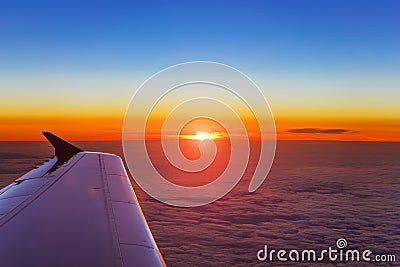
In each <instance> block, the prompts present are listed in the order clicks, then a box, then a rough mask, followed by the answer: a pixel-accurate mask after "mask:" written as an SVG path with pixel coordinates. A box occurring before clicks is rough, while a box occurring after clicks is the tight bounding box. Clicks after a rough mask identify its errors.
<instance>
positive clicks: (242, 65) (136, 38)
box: [0, 1, 400, 114]
mask: <svg viewBox="0 0 400 267" xmlns="http://www.w3.org/2000/svg"><path fill="white" fill-rule="evenodd" d="M399 14H400V2H399V1H179V2H178V1H142V2H140V3H135V2H134V1H3V3H2V7H1V9H0V38H1V39H0V40H1V42H0V87H1V90H2V95H3V99H4V103H2V104H3V105H11V104H10V103H12V101H20V99H21V98H22V99H23V98H24V97H25V98H26V99H25V100H32V99H33V100H35V101H36V100H39V99H43V100H44V101H48V100H51V99H52V98H55V97H56V96H59V95H62V96H64V97H65V101H66V103H71V102H72V100H73V99H72V97H71V96H70V95H71V92H74V94H76V95H80V96H82V99H87V98H88V97H89V96H93V99H94V100H93V101H94V102H96V101H100V102H102V103H104V102H105V101H109V99H110V96H112V95H113V94H114V92H115V91H118V92H120V93H121V98H120V99H119V100H118V99H117V100H113V101H115V103H116V104H115V106H120V107H121V110H122V109H123V108H124V107H125V104H127V103H126V99H127V98H129V96H130V95H131V94H132V92H133V91H134V90H135V89H136V88H135V87H137V85H139V84H140V83H141V82H142V81H143V80H144V79H146V78H147V77H148V76H150V75H151V74H153V73H155V72H157V71H159V70H161V69H162V68H165V67H168V66H170V65H173V64H177V63H180V62H185V61H191V60H211V61H219V62H222V63H226V64H230V65H232V66H234V67H236V68H238V69H239V70H242V71H244V72H245V73H246V74H248V75H249V76H250V77H252V78H253V79H254V80H255V81H256V82H257V83H260V84H261V87H264V88H267V89H264V90H266V91H268V92H267V93H268V94H267V95H270V96H271V98H272V100H271V101H272V102H273V103H272V106H273V105H274V103H276V104H275V105H276V106H277V109H278V110H279V109H282V108H281V106H283V105H284V104H285V101H286V103H287V104H289V105H295V104H296V103H297V102H300V103H304V105H305V104H306V103H308V102H313V101H310V97H311V98H312V97H314V98H315V101H314V102H318V103H321V101H322V102H324V101H325V102H327V104H328V105H329V99H332V98H333V99H336V100H337V101H344V102H346V101H347V102H351V104H356V103H355V102H356V101H357V99H360V97H361V98H363V97H366V98H367V99H368V101H369V104H371V105H372V106H373V108H376V109H377V110H378V109H380V108H381V107H382V106H389V107H390V108H391V109H392V110H393V109H395V107H396V106H395V105H396V103H395V100H394V99H396V98H397V99H398V97H400V93H399V91H400V89H399V84H400V81H399V80H400V79H399V78H398V76H399V75H398V74H399V73H400V30H399V29H400V16H399ZM55 88H57V90H55ZM110 88H112V90H111V92H108V89H110ZM377 91H379V92H377ZM56 92H57V93H56ZM382 93H383V94H382ZM382 95H384V96H383V98H382ZM288 96H293V98H290V99H288V98H289V97H288ZM377 96H379V97H381V98H380V99H381V100H380V102H379V103H378V104H377V105H375V106H374V103H372V102H373V101H372V100H374V99H376V98H377ZM302 97H303V98H304V99H302ZM306 98H307V99H308V100H307V99H306ZM343 99H344V100H343ZM346 99H350V100H346ZM21 101H22V100H21ZM302 101H303V102H302ZM368 101H367V102H368ZM295 102H296V103H295ZM344 102H343V103H344ZM396 102H397V100H396ZM84 104H85V103H84V102H82V103H80V104H79V103H78V104H76V105H77V106H78V107H79V105H84ZM321 105H322V104H321ZM396 112H398V113H396ZM395 113H396V114H400V111H399V110H398V109H397V110H395Z"/></svg>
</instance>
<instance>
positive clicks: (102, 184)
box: [0, 133, 165, 267]
mask: <svg viewBox="0 0 400 267" xmlns="http://www.w3.org/2000/svg"><path fill="white" fill-rule="evenodd" d="M46 135H47V136H46ZM45 136H46V137H47V138H48V137H49V136H50V138H49V141H50V142H51V143H52V144H53V146H55V149H56V155H57V150H58V151H59V153H61V152H60V151H61V150H60V149H62V146H64V149H65V146H67V148H66V149H68V148H69V149H71V150H70V151H69V153H70V155H69V158H68V157H64V158H62V159H61V160H60V158H61V157H62V156H60V154H58V156H56V157H55V158H53V159H52V160H50V161H48V162H46V163H44V164H43V165H42V166H40V167H39V168H37V169H34V170H32V171H31V172H29V173H27V174H25V175H24V176H22V177H21V178H19V179H17V180H16V181H15V182H14V183H12V184H10V185H9V186H7V187H5V188H3V189H1V190H0V259H1V260H0V261H1V265H2V266H11V267H12V266H124V267H126V266H140V267H142V266H143V267H146V266H151V267H154V266H165V263H164V260H163V258H162V256H161V254H160V252H159V250H158V248H157V245H156V243H155V242H154V239H153V236H152V234H151V232H150V229H149V227H148V225H147V223H146V219H145V218H144V216H143V213H142V210H141V208H140V205H139V203H138V201H137V198H136V196H135V193H134V191H133V188H132V185H131V183H130V180H129V178H128V175H127V174H126V171H125V169H124V165H123V163H122V160H121V158H119V157H118V156H116V155H112V154H106V153H95V152H84V151H82V150H80V149H79V148H76V147H74V146H72V145H71V147H68V145H70V144H69V143H67V142H65V141H64V140H62V139H57V138H58V137H56V138H53V139H52V137H53V136H54V135H52V134H50V133H46V134H45ZM50 139H51V140H50ZM60 140H61V141H62V142H60ZM52 141H53V142H52ZM64 142H65V143H64ZM59 144H62V145H61V148H60V147H59V146H58V145H59ZM60 162H61V163H60ZM55 166H56V167H55Z"/></svg>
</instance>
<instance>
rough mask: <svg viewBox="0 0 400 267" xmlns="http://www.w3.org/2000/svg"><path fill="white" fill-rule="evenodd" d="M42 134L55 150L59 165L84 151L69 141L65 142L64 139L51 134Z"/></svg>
mask: <svg viewBox="0 0 400 267" xmlns="http://www.w3.org/2000/svg"><path fill="white" fill-rule="evenodd" d="M42 134H43V135H44V137H46V139H47V140H48V141H49V142H50V144H51V145H52V146H53V147H54V149H55V154H56V157H57V163H58V164H57V165H60V164H62V163H64V162H66V161H67V160H69V159H70V158H71V157H72V156H74V155H75V154H77V153H79V152H82V151H83V150H82V149H80V148H77V147H76V146H74V145H72V144H70V143H68V142H67V141H64V140H63V139H61V138H59V137H57V136H55V135H54V134H52V133H50V132H42Z"/></svg>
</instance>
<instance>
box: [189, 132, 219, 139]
mask: <svg viewBox="0 0 400 267" xmlns="http://www.w3.org/2000/svg"><path fill="white" fill-rule="evenodd" d="M192 139H194V140H211V139H214V137H213V136H212V134H209V133H207V132H196V133H195V134H194V135H192Z"/></svg>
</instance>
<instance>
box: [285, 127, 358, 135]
mask: <svg viewBox="0 0 400 267" xmlns="http://www.w3.org/2000/svg"><path fill="white" fill-rule="evenodd" d="M286 132H289V133H305V134H343V133H348V132H351V131H349V130H346V129H320V128H300V129H290V130H287V131H286ZM352 133H354V131H352Z"/></svg>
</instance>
